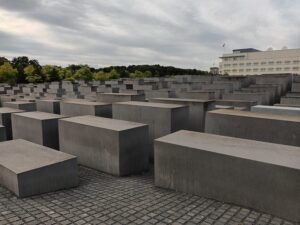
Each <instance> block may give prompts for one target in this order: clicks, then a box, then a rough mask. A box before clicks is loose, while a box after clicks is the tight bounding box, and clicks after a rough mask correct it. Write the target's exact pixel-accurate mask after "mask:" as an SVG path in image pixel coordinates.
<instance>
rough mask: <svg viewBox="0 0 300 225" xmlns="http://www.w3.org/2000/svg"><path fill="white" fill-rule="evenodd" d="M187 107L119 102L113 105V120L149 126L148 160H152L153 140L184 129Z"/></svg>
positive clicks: (187, 114)
mask: <svg viewBox="0 0 300 225" xmlns="http://www.w3.org/2000/svg"><path fill="white" fill-rule="evenodd" d="M188 117H189V109H188V106H184V105H176V104H164V103H154V102H120V103H115V104H113V118H114V119H120V120H127V121H134V122H138V123H143V124H148V125H149V135H150V144H151V151H150V160H153V140H154V139H155V138H159V137H162V136H165V135H167V134H170V133H172V132H175V131H178V130H181V129H185V128H186V127H187V125H188V124H187V123H186V118H188Z"/></svg>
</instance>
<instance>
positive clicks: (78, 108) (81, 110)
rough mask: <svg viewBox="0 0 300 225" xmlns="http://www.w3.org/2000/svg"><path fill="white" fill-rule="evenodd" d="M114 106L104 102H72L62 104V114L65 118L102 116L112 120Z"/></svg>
mask: <svg viewBox="0 0 300 225" xmlns="http://www.w3.org/2000/svg"><path fill="white" fill-rule="evenodd" d="M111 110H112V106H111V104H109V103H103V102H88V101H72V100H66V101H61V102H60V114H61V115H64V116H84V115H92V116H101V117H107V118H111V115H112V111H111Z"/></svg>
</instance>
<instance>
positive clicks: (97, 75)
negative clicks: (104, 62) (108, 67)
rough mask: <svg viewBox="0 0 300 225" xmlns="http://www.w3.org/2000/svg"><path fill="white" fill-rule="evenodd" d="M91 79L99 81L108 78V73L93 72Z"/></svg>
mask: <svg viewBox="0 0 300 225" xmlns="http://www.w3.org/2000/svg"><path fill="white" fill-rule="evenodd" d="M93 79H94V80H101V81H105V80H109V74H108V73H105V72H104V71H99V72H96V73H94V74H93Z"/></svg>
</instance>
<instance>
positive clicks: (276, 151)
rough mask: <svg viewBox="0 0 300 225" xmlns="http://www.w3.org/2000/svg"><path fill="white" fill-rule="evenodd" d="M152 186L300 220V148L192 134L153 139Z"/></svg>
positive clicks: (177, 133)
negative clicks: (153, 170)
mask: <svg viewBox="0 0 300 225" xmlns="http://www.w3.org/2000/svg"><path fill="white" fill-rule="evenodd" d="M154 177H155V185H157V186H159V187H163V188H169V189H173V190H176V191H182V192H186V193H190V194H197V195H200V196H205V197H207V198H213V199H217V200H219V201H222V202H229V203H235V204H238V205H243V206H246V207H250V208H255V209H258V210H261V211H264V212H267V213H270V214H273V215H276V216H279V217H283V218H286V219H288V220H293V221H296V222H299V221H300V214H299V212H300V192H299V189H300V148H299V147H293V146H286V145H278V144H271V143H266V142H258V141H253V140H245V139H238V138H231V137H224V136H218V135H212V134H204V133H197V132H192V131H179V132H176V133H173V134H170V135H167V136H165V137H162V138H159V139H157V140H156V141H155V176H154Z"/></svg>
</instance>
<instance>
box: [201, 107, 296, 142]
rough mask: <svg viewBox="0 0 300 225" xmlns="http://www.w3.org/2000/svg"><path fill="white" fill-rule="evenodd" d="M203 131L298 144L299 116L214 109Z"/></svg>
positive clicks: (207, 117) (207, 118) (208, 114)
mask: <svg viewBox="0 0 300 225" xmlns="http://www.w3.org/2000/svg"><path fill="white" fill-rule="evenodd" d="M205 133H212V134H219V135H225V136H231V137H238V138H246V139H252V140H257V141H266V142H271V143H277V144H286V145H294V146H300V117H299V116H281V115H273V114H262V113H255V112H246V111H237V110H226V109H220V110H214V111H210V112H208V113H207V115H206V121H205Z"/></svg>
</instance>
